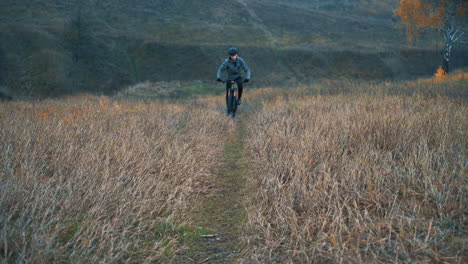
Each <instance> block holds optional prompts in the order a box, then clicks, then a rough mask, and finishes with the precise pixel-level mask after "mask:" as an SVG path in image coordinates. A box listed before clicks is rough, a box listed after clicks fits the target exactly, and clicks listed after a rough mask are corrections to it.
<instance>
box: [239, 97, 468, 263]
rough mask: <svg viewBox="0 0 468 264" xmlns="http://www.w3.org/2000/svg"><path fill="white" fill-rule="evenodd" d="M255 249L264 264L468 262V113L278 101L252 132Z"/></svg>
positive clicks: (257, 117) (426, 103)
mask: <svg viewBox="0 0 468 264" xmlns="http://www.w3.org/2000/svg"><path fill="white" fill-rule="evenodd" d="M248 127H249V131H250V138H249V139H248V140H247V144H246V146H248V150H249V153H250V156H251V157H252V168H253V170H254V173H253V174H254V175H255V176H253V177H251V178H250V180H249V182H248V183H247V188H249V189H250V190H251V191H250V192H249V193H250V196H249V198H248V202H247V204H249V206H248V208H247V211H248V212H247V213H248V221H247V223H246V224H245V226H246V230H247V232H246V236H245V241H246V243H248V245H249V246H248V249H249V254H250V256H251V257H252V258H253V259H256V260H258V261H259V262H268V263H270V262H273V263H306V262H307V263H310V262H313V263H389V262H397V263H398V262H411V263H413V262H422V263H427V262H444V263H445V262H458V263H461V262H465V261H467V259H466V250H467V248H466V246H467V245H466V235H467V233H466V230H467V229H466V228H467V218H466V216H467V213H468V211H467V207H466V205H467V204H468V197H467V193H468V188H467V187H468V185H467V174H466V167H467V165H468V163H467V162H468V160H467V152H466V146H467V143H468V142H467V139H468V137H467V133H468V108H467V106H466V104H460V103H455V102H451V101H450V100H448V99H444V98H436V99H421V98H413V97H388V96H386V97H375V96H374V97H370V96H364V95H356V96H340V95H334V96H315V97H303V98H300V99H289V100H288V99H285V98H284V97H279V98H277V99H272V100H269V101H264V102H263V107H262V108H261V110H259V111H257V112H256V113H254V114H253V115H252V117H251V120H250V122H249V125H248Z"/></svg>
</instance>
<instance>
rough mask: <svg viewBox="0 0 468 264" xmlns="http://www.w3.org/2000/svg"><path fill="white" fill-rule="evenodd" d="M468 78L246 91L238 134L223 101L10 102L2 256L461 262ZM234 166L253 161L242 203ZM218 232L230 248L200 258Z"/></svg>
mask: <svg viewBox="0 0 468 264" xmlns="http://www.w3.org/2000/svg"><path fill="white" fill-rule="evenodd" d="M464 76H465V75H463V74H461V75H454V76H451V77H449V78H448V79H443V80H438V79H435V80H432V79H431V80H421V81H418V82H412V83H383V84H366V85H364V84H358V83H353V82H349V83H344V82H334V81H322V82H319V83H316V84H312V85H311V86H310V87H301V88H298V89H290V90H279V89H271V88H270V89H262V90H255V91H249V92H246V95H245V99H246V100H247V101H248V100H255V104H259V105H261V106H262V107H261V108H258V109H256V110H254V111H253V112H249V113H248V114H247V113H246V112H242V113H240V115H245V116H244V119H243V121H242V124H243V125H242V126H241V125H234V123H232V122H226V120H227V119H226V118H225V117H224V116H223V113H222V110H221V109H222V108H221V107H220V105H222V104H223V102H224V98H223V97H222V96H219V97H212V98H203V99H197V100H196V101H194V100H190V101H188V103H184V102H181V103H177V104H170V103H162V102H158V101H152V102H148V103H138V102H128V101H111V100H109V99H108V98H106V97H102V98H95V97H79V98H76V97H74V98H65V99H60V100H49V101H42V102H34V103H26V102H8V103H1V104H0V125H1V126H0V128H1V129H0V138H1V141H0V142H1V143H0V144H1V152H0V164H1V165H0V166H1V167H0V168H1V170H0V178H1V184H0V189H1V192H0V193H1V194H2V195H1V196H0V219H1V233H0V240H1V243H0V257H1V258H2V259H7V260H10V261H14V260H19V261H30V262H38V263H41V262H63V261H65V262H66V261H75V262H89V261H91V262H96V261H105V262H112V261H135V262H144V261H169V260H170V259H172V258H173V256H174V255H177V254H176V253H178V252H179V253H182V254H186V255H185V256H188V257H195V258H196V259H198V260H201V261H203V260H206V259H208V261H211V260H213V261H214V260H216V259H217V260H219V257H220V256H224V255H229V256H230V257H231V258H232V260H233V261H235V260H236V259H238V258H240V257H241V258H244V259H252V260H258V261H261V262H275V261H276V262H297V261H299V262H301V261H302V262H306V261H318V262H326V261H330V262H337V261H341V260H342V261H345V262H379V261H380V262H389V261H399V262H405V261H406V262H410V261H439V260H440V261H453V262H463V252H464V251H465V247H466V245H465V242H464V237H466V232H465V230H466V219H465V218H466V217H465V215H466V207H465V206H464V205H465V204H466V202H467V196H466V193H467V190H466V189H467V187H466V186H467V182H466V162H467V155H466V145H467V144H466V139H467V135H466V133H467V131H468V130H467V123H468V122H467V118H466V117H467V116H468V115H467V108H466V98H467V96H466V91H465V90H466V89H465V88H464V87H466V79H465V78H464ZM399 89H400V90H399ZM317 94H321V95H319V96H317ZM337 94H339V95H337ZM369 94H373V95H374V96H370V95H369ZM394 95H395V96H394ZM407 95H411V96H407ZM454 97H457V99H452V98H454ZM246 106H247V105H245V104H243V105H242V107H241V109H243V110H246ZM244 125H245V126H246V127H247V128H248V130H247V131H244V132H242V133H240V134H238V137H234V134H233V132H236V129H241V128H242V127H243V126H244ZM225 131H226V132H227V133H228V135H229V136H228V137H226V133H224V132H225ZM237 132H239V131H237ZM245 135H249V136H248V137H245ZM240 141H242V142H243V143H244V142H245V144H240V143H239V142H240ZM226 143H228V144H226ZM242 148H245V150H243V149H242ZM232 149H235V151H232ZM244 151H247V153H249V154H248V155H247V156H246V155H244V154H243V153H244ZM223 157H227V160H225V161H224V162H223V160H222V158H223ZM230 159H231V160H230ZM247 160H249V162H248V163H247V162H245V161H247ZM239 161H241V162H239ZM233 162H234V163H233ZM229 164H235V166H240V167H243V166H246V165H248V164H251V168H250V169H252V171H253V172H254V173H253V175H250V173H249V177H248V178H247V186H246V187H247V192H244V191H241V193H240V194H239V193H236V192H235V191H232V192H229V189H230V188H231V189H232V187H235V189H242V188H243V184H240V185H239V182H241V183H242V181H240V180H241V179H240V177H244V178H245V175H242V173H243V172H247V171H249V170H246V169H247V168H238V169H236V170H233V169H230V168H229ZM228 172H232V173H228ZM225 175H229V176H228V177H226V178H223V176H225ZM236 177H239V181H236ZM234 183H236V184H234ZM223 193H224V194H226V196H224V198H223V196H222V194H223ZM244 194H247V197H246V198H243V197H244V196H241V195H244ZM225 197H227V198H226V199H225ZM228 198H229V199H232V200H231V201H235V199H237V200H239V199H247V200H246V201H242V202H239V201H238V202H236V203H235V205H241V204H244V203H245V204H247V205H248V206H247V207H246V212H247V213H246V214H245V212H244V211H243V210H242V209H229V210H225V211H223V210H222V209H223V208H227V204H231V203H230V202H227V201H228V200H229V199H228ZM200 208H201V209H200ZM203 208H206V209H207V210H203ZM199 209H200V210H199ZM230 214H234V215H230ZM207 223H210V225H211V226H210V225H208V224H207ZM205 224H206V225H205ZM239 226H241V227H239ZM197 227H202V229H198V228H197ZM229 229H231V232H230V233H228V232H225V231H226V230H229ZM232 230H241V231H240V232H232ZM213 231H220V232H221V233H219V234H222V236H221V237H222V238H228V239H229V241H226V242H225V243H224V244H222V243H221V244H217V245H216V244H215V246H214V247H212V246H208V247H204V246H203V245H201V244H200V243H199V235H200V234H207V233H212V232H213ZM223 232H225V233H223ZM237 241H241V243H242V245H238V244H237ZM184 247H192V251H191V250H190V249H189V250H187V248H184ZM197 247H198V248H200V249H201V250H202V251H203V250H204V252H206V253H207V254H212V255H208V256H207V258H202V256H200V255H197V252H196V251H197ZM217 248H218V249H219V248H220V249H224V252H221V254H220V252H211V253H210V250H211V249H217ZM240 249H245V251H244V253H245V255H244V256H239V255H238V251H239V250H240ZM223 254H224V255H223ZM182 257H183V256H182Z"/></svg>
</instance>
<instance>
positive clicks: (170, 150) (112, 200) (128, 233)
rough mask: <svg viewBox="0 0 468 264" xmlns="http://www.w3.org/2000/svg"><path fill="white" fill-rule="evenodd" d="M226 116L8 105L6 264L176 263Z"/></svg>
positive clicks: (103, 103)
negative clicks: (177, 246)
mask: <svg viewBox="0 0 468 264" xmlns="http://www.w3.org/2000/svg"><path fill="white" fill-rule="evenodd" d="M220 116H221V113H220V112H219V111H218V109H215V108H210V107H194V106H190V105H182V104H168V103H167V104H166V103H159V102H151V103H137V102H124V101H122V102H112V101H111V100H109V98H106V97H102V98H95V97H86V96H82V97H78V98H75V97H72V98H67V99H61V100H53V101H52V100H51V101H42V102H34V103H26V102H10V103H1V104H0V142H1V143H0V146H1V148H0V223H1V226H0V230H1V232H0V242H1V243H0V262H1V260H5V259H7V260H8V259H9V260H11V261H18V262H19V263H51V262H53V263H57V262H60V263H67V262H75V263H76V262H79V263H83V262H85V263H97V262H104V263H115V262H126V261H130V262H151V261H156V260H159V261H161V260H164V259H167V258H165V257H166V255H171V254H173V253H172V251H174V250H175V249H174V248H175V241H176V240H177V238H178V237H179V236H180V235H181V232H183V225H184V224H185V223H186V221H187V219H188V217H189V216H190V212H191V210H190V209H191V204H192V202H193V200H196V199H197V197H199V196H200V195H201V194H203V193H204V192H206V191H207V190H208V189H209V187H210V185H211V181H210V178H211V177H212V176H213V173H214V169H215V166H216V165H217V163H218V162H219V158H218V157H219V154H220V151H222V150H223V146H222V140H223V138H222V134H221V133H219V131H223V130H224V131H225V130H229V129H230V128H229V124H227V123H226V122H222V120H221V118H220Z"/></svg>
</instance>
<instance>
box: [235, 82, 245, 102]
mask: <svg viewBox="0 0 468 264" xmlns="http://www.w3.org/2000/svg"><path fill="white" fill-rule="evenodd" d="M236 83H237V89H238V90H239V91H238V96H237V99H239V100H240V99H241V97H242V90H243V88H244V81H243V80H242V77H239V78H237V79H236Z"/></svg>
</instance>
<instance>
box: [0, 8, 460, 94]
mask: <svg viewBox="0 0 468 264" xmlns="http://www.w3.org/2000/svg"><path fill="white" fill-rule="evenodd" d="M395 4H396V0H386V1H375V0H359V1H346V0H333V1H331V0H330V1H305V0H292V1H284V0H260V1H253V0H237V1H227V0H219V1H215V2H213V1H208V0H200V1H188V0H174V1H167V0H152V1H143V0H139V1H132V2H131V3H129V2H126V1H117V0H103V1H95V0H76V1H70V2H59V1H52V0H43V1H36V0H19V1H13V0H4V1H2V3H1V4H0V18H1V20H0V37H1V38H2V40H3V41H2V43H0V90H3V91H4V92H6V93H8V94H14V95H26V96H53V95H57V94H63V93H75V92H81V91H91V92H98V93H109V92H112V91H115V90H118V89H120V88H122V87H125V86H127V85H130V84H135V83H138V82H142V81H146V80H150V81H168V80H182V81H194V80H202V81H211V80H212V79H213V76H214V74H215V71H216V69H217V67H218V65H219V63H221V62H222V60H223V59H224V58H225V50H226V49H227V48H228V47H229V46H232V45H235V46H238V47H240V51H241V56H243V57H244V58H246V59H247V61H248V62H249V64H251V66H252V69H253V73H254V75H253V76H254V77H253V78H254V79H255V80H256V82H255V83H253V85H258V86H260V85H268V84H271V83H281V84H284V83H285V82H288V83H298V82H299V83H300V82H306V81H309V80H310V79H311V78H318V77H326V78H366V79H382V78H386V79H388V78H391V79H394V78H409V77H412V76H414V75H421V74H424V75H428V74H432V71H433V69H435V68H436V67H437V65H438V63H439V61H440V57H441V55H440V51H439V50H440V48H441V47H442V46H441V43H440V41H439V38H437V37H434V35H430V34H429V35H426V36H425V37H423V39H422V40H421V41H420V43H419V44H418V45H417V46H416V47H408V46H407V45H406V42H405V40H404V34H402V32H401V30H399V29H397V28H396V26H395V21H394V20H392V9H393V8H394V6H395ZM455 53H458V55H457V56H456V57H455V58H454V61H453V64H454V67H455V68H456V67H463V66H466V61H467V60H465V57H466V54H467V53H466V50H458V51H457V50H455ZM194 65H196V66H195V67H194ZM2 87H3V88H2Z"/></svg>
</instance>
